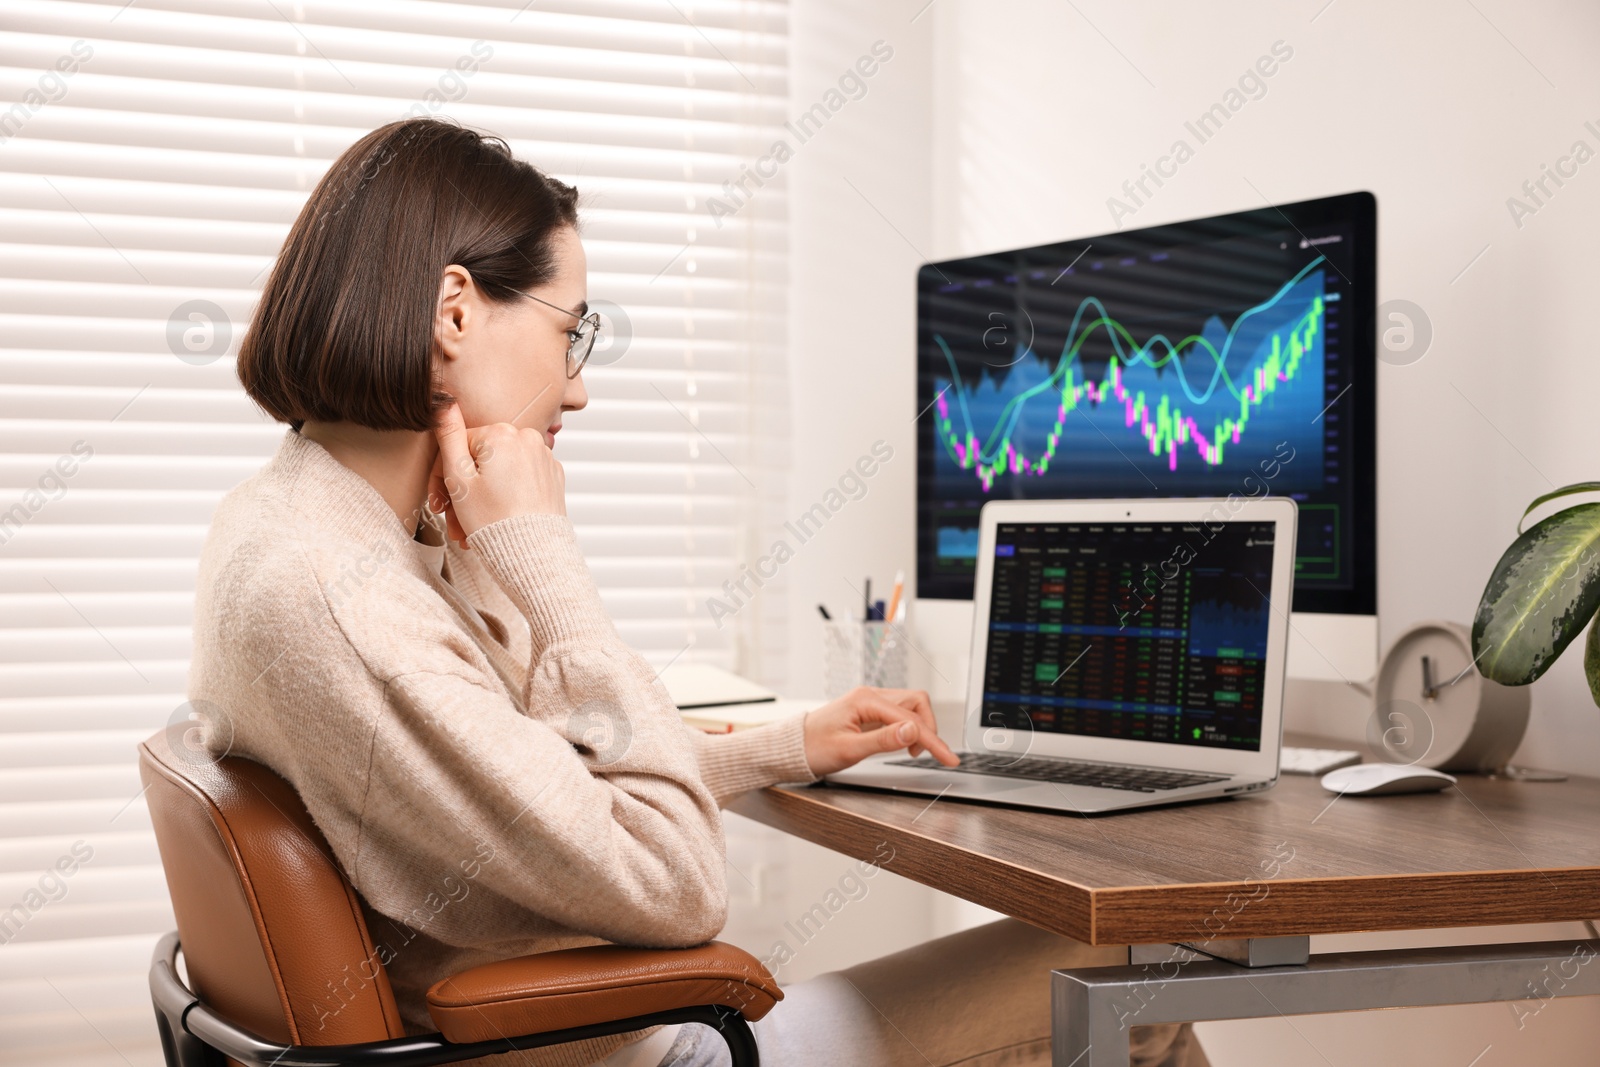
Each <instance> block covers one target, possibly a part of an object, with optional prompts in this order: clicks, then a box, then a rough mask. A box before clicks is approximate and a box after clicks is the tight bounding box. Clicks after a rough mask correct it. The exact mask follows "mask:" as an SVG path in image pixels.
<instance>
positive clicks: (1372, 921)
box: [729, 775, 1600, 1067]
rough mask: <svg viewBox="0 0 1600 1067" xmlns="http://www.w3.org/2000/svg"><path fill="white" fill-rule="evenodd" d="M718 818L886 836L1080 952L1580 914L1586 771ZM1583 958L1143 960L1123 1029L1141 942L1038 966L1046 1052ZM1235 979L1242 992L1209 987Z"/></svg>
mask: <svg viewBox="0 0 1600 1067" xmlns="http://www.w3.org/2000/svg"><path fill="white" fill-rule="evenodd" d="M729 810H731V811H735V812H737V813H739V814H740V815H744V816H746V817H748V818H751V819H754V820H756V821H758V822H762V823H766V824H767V825H769V826H772V827H775V828H777V829H780V830H784V831H786V832H788V833H792V834H795V835H796V836H798V837H802V838H805V839H806V840H808V841H812V842H815V843H817V844H820V845H824V846H826V847H828V848H831V849H833V850H835V851H837V852H841V853H844V854H845V855H848V856H852V857H855V858H857V859H865V860H869V861H873V860H877V859H879V857H881V856H882V855H884V850H882V849H881V846H882V845H883V844H885V843H887V845H888V846H889V847H890V848H892V849H893V853H892V856H891V858H889V859H887V860H884V861H882V862H881V863H880V864H879V865H880V866H881V868H882V869H884V870H890V871H893V872H895V873H896V874H899V875H902V876H904V877H906V878H910V879H912V880H913V881H917V882H921V883H923V884H924V885H928V886H932V887H934V888H935V889H939V890H941V891H943V892H947V893H951V894H954V895H956V896H959V897H963V898H965V899H967V900H970V901H972V902H974V903H976V904H981V905H983V906H984V907H988V908H992V909H994V910H996V911H1000V912H1003V913H1005V914H1007V915H1011V916H1015V917H1016V918H1018V919H1022V920H1024V921H1026V922H1028V923H1031V924H1033V925H1035V926H1038V927H1041V928H1043V929H1046V930H1050V931H1053V932H1056V933H1060V934H1065V935H1067V936H1069V937H1073V938H1076V939H1077V940H1080V941H1085V942H1088V943H1090V944H1095V945H1110V944H1124V943H1132V944H1155V943H1164V942H1171V943H1192V942H1196V941H1206V940H1219V939H1220V940H1227V939H1250V938H1258V939H1259V938H1282V937H1298V936H1302V935H1310V934H1326V933H1355V932H1359V931H1371V930H1418V929H1425V928H1439V927H1466V926H1489V925H1508V924H1519V923H1544V922H1554V921H1572V920H1584V919H1591V918H1594V917H1596V916H1600V829H1597V828H1600V780H1596V779H1592V778H1574V779H1571V780H1569V781H1565V782H1517V781H1510V780H1504V779H1488V778H1479V777H1473V776H1463V777H1462V778H1461V781H1460V784H1459V785H1457V786H1455V787H1452V788H1449V789H1447V790H1445V791H1444V792H1441V793H1428V794H1412V795H1404V796H1394V797H1382V798H1360V797H1349V796H1346V797H1335V796H1334V795H1333V794H1330V793H1328V792H1326V791H1324V790H1323V789H1322V788H1321V786H1320V785H1319V784H1318V782H1317V780H1316V779H1315V778H1311V777H1306V776H1295V775H1286V776H1284V777H1283V778H1282V779H1280V780H1279V783H1278V785H1277V786H1276V787H1275V788H1273V789H1271V790H1269V791H1267V792H1265V793H1258V794H1253V795H1249V796H1243V797H1238V798H1233V799H1228V800H1219V801H1205V802H1201V803H1195V804H1188V805H1181V806H1175V807H1170V808H1162V809H1153V810H1151V809H1146V810H1141V811H1132V812H1126V813H1122V814H1116V815H1104V816H1094V817H1088V816H1078V815H1063V814H1055V813H1049V812H1036V811H1027V810H1021V809H1012V808H1002V807H997V806H991V805H983V804H974V803H970V802H966V801H959V800H948V799H938V800H934V799H933V798H929V797H913V796H899V795H894V794H889V793H876V792H869V791H864V790H857V789H851V788H847V787H838V786H828V785H815V786H780V787H775V788H771V789H765V790H760V791H757V792H753V793H750V794H747V795H745V796H743V797H741V798H739V799H738V800H736V801H735V802H734V803H732V804H730V805H729ZM1580 946H1587V948H1582V947H1580ZM1574 953H1577V954H1578V955H1579V956H1581V957H1582V958H1581V959H1580V960H1579V964H1578V965H1576V966H1573V967H1570V968H1566V969H1571V970H1573V971H1574V975H1573V976H1572V977H1571V979H1570V980H1567V981H1564V983H1563V984H1562V985H1561V987H1560V989H1551V988H1550V983H1549V981H1548V976H1549V974H1550V973H1551V971H1552V966H1553V965H1555V966H1559V965H1560V964H1561V963H1562V961H1566V963H1568V964H1570V963H1571V962H1572V960H1573V958H1574ZM1585 953H1586V955H1585ZM1452 954H1453V955H1452ZM1597 954H1600V941H1596V942H1578V943H1576V945H1575V944H1574V943H1572V942H1558V943H1551V944H1549V945H1524V946H1498V947H1494V948H1489V947H1479V948H1462V949H1449V950H1443V951H1441V950H1428V951H1416V952H1409V951H1398V952H1376V953H1344V954H1339V955H1338V956H1336V957H1335V956H1326V957H1325V956H1315V957H1311V958H1310V961H1309V963H1306V964H1303V965H1298V966H1286V967H1268V968H1257V969H1253V970H1252V969H1247V968H1244V967H1238V966H1235V965H1234V964H1231V963H1225V962H1217V961H1215V960H1212V959H1208V958H1200V957H1194V956H1193V955H1192V954H1187V953H1185V954H1182V956H1181V959H1182V960H1183V962H1182V963H1181V965H1180V964H1178V963H1173V964H1172V966H1171V967H1170V968H1163V969H1162V971H1161V975H1160V985H1161V988H1162V995H1161V996H1160V997H1156V998H1153V999H1151V1000H1149V1001H1148V1002H1146V1001H1145V1000H1143V999H1141V1000H1139V1001H1137V1002H1136V1003H1138V1004H1139V1008H1138V1011H1137V1012H1136V1013H1134V1014H1137V1019H1136V1020H1135V1022H1134V1023H1131V1024H1130V1023H1129V1022H1128V1021H1127V1020H1128V1019H1129V1018H1130V1013H1129V1011H1128V1010H1127V1004H1128V1003H1130V1001H1129V1000H1128V996H1127V994H1128V992H1129V990H1133V989H1136V987H1138V986H1140V985H1143V986H1145V987H1148V986H1149V985H1150V983H1151V982H1152V971H1151V967H1152V964H1151V962H1150V960H1151V959H1153V958H1154V957H1152V956H1150V955H1149V954H1148V953H1147V954H1146V956H1145V957H1144V964H1143V966H1142V967H1141V966H1138V965H1135V964H1130V966H1128V967H1117V968H1101V969H1098V970H1097V971H1093V972H1090V971H1078V972H1062V971H1057V972H1054V974H1053V976H1052V981H1053V982H1054V983H1055V985H1054V991H1053V996H1054V1003H1055V1004H1056V1015H1055V1037H1056V1051H1055V1057H1056V1058H1055V1062H1056V1063H1057V1064H1058V1065H1060V1067H1066V1065H1068V1064H1072V1063H1078V1067H1085V1064H1086V1063H1096V1064H1104V1063H1113V1064H1126V1063H1127V1033H1126V1026H1127V1025H1136V1024H1144V1023H1148V1022H1169V1021H1181V1020H1185V1019H1189V1020H1195V1021H1198V1020H1200V1019H1222V1018H1251V1017H1259V1016H1262V1015H1270V1014H1274V1013H1276V1012H1283V1013H1285V1014H1294V1013H1295V1011H1297V1010H1298V1011H1342V1010H1359V1009H1364V1008H1376V1007H1403V1006H1413V1005H1420V1004H1439V1003H1473V1002H1478V1001H1484V1000H1518V999H1522V998H1525V997H1527V996H1528V993H1527V992H1526V990H1528V989H1532V988H1534V986H1532V985H1530V984H1529V983H1530V982H1532V981H1534V980H1536V979H1539V978H1540V975H1541V974H1543V975H1544V981H1545V985H1544V988H1546V989H1549V990H1550V995H1555V996H1570V995H1595V994H1600V967H1587V966H1583V965H1582V964H1585V963H1587V962H1588V961H1589V960H1591V959H1592V958H1594V956H1595V955H1597ZM1171 958H1172V959H1179V958H1180V957H1179V956H1178V955H1176V954H1175V955H1173V956H1172V957H1171ZM1302 958H1303V957H1302ZM1136 959H1137V957H1136ZM1441 968H1442V969H1441ZM1566 969H1563V970H1562V971H1561V973H1562V974H1563V975H1565V974H1566ZM1169 970H1170V972H1171V973H1170V974H1169V973H1168V971H1169ZM1235 976H1242V977H1245V978H1246V979H1248V980H1250V981H1253V982H1256V983H1257V985H1256V987H1255V989H1254V990H1252V991H1248V992H1246V991H1241V993H1240V994H1239V995H1237V996H1232V997H1231V998H1230V997H1229V996H1226V995H1221V994H1219V992H1218V990H1219V988H1220V987H1221V986H1222V985H1223V984H1225V980H1227V979H1229V978H1232V977H1235ZM1219 979H1221V980H1223V981H1221V982H1219ZM1268 980H1271V981H1273V982H1277V983H1280V984H1279V985H1278V986H1274V987H1273V988H1274V989H1275V995H1274V996H1273V1004H1274V1007H1273V1008H1272V1009H1270V1010H1267V1009H1265V1008H1263V1006H1262V998H1261V995H1260V991H1261V989H1262V988H1264V987H1262V986H1261V985H1260V984H1259V983H1260V982H1264V981H1268ZM1295 982H1299V983H1300V984H1299V985H1293V983H1295ZM1292 985H1293V987H1292V988H1291V986H1292ZM1185 990H1188V991H1189V992H1185ZM1190 993H1192V994H1193V995H1189V994H1190ZM1119 998H1120V999H1119ZM1441 998H1442V999H1441ZM1119 1004H1120V1007H1119ZM1285 1005H1288V1006H1285ZM1119 1035H1120V1036H1119ZM1086 1051H1087V1052H1091V1053H1092V1055H1090V1057H1089V1059H1088V1060H1085V1061H1082V1062H1080V1061H1079V1058H1080V1057H1082V1056H1083V1055H1084V1053H1085V1052H1086Z"/></svg>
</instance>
